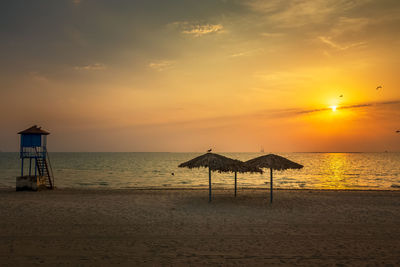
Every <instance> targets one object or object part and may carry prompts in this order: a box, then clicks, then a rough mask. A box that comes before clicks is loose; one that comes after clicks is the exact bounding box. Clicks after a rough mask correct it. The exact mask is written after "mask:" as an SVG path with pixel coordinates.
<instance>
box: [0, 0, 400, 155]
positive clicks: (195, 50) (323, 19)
mask: <svg viewBox="0 0 400 267" xmlns="http://www.w3.org/2000/svg"><path fill="white" fill-rule="evenodd" d="M399 66H400V1H398V0H375V1H374V0H315V1H309V0H293V1H276V0H269V1H261V0H247V1H246V0H201V1H199V0H171V1H166V0H143V1H127V0H120V1H108V0H96V1H95V0H80V1H79V0H69V1H61V0H60V1H54V0H48V1H40V0H38V1H28V0H26V1H19V0H9V1H6V0H5V1H1V2H0V107H1V112H0V122H1V132H0V150H2V151H17V150H18V145H19V141H18V136H17V132H18V131H20V130H23V129H25V128H28V127H30V126H32V125H34V124H37V125H40V126H42V127H43V128H44V129H46V130H48V131H50V132H51V135H50V136H49V137H48V144H49V151H172V152H180V151H199V152H202V151H206V150H207V149H208V148H210V147H212V148H213V149H214V151H217V152H233V151H238V152H240V151H259V150H260V148H261V147H263V148H264V150H265V151H266V152H268V151H272V152H295V151H305V152H307V151H334V152H336V151H385V150H388V151H400V133H396V130H400V71H399ZM380 85H381V86H383V87H382V88H379V89H378V90H377V89H376V88H377V87H378V86H380ZM341 95H342V97H341ZM334 106H336V111H334V108H332V107H334Z"/></svg>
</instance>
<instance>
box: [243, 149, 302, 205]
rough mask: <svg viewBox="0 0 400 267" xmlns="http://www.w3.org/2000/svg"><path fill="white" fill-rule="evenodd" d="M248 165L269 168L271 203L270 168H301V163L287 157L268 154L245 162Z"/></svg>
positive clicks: (280, 169)
mask: <svg viewBox="0 0 400 267" xmlns="http://www.w3.org/2000/svg"><path fill="white" fill-rule="evenodd" d="M245 164H246V165H248V166H249V167H258V168H269V169H270V171H271V203H272V177H273V176H272V170H279V171H282V170H287V169H301V168H303V165H300V164H298V163H296V162H293V161H291V160H288V159H287V158H284V157H281V156H278V155H274V154H268V155H264V156H261V157H258V158H254V159H251V160H248V161H246V162H245Z"/></svg>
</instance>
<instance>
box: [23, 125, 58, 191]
mask: <svg viewBox="0 0 400 267" xmlns="http://www.w3.org/2000/svg"><path fill="white" fill-rule="evenodd" d="M18 134H20V135H21V145H20V158H21V176H19V177H17V181H16V189H17V191H20V190H33V191H37V190H40V189H45V188H47V189H53V188H54V176H53V171H52V168H51V164H50V160H49V154H48V153H47V147H46V146H47V135H49V134H50V133H49V132H46V131H44V130H42V129H41V127H37V126H36V125H34V126H32V127H30V128H28V129H26V130H24V131H21V132H19V133H18ZM25 160H28V162H27V163H28V164H29V168H28V165H27V164H26V162H25ZM25 164H26V165H25Z"/></svg>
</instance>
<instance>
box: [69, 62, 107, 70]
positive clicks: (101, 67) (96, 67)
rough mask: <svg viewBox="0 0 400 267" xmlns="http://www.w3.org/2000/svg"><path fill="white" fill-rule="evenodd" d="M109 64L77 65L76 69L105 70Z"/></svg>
mask: <svg viewBox="0 0 400 267" xmlns="http://www.w3.org/2000/svg"><path fill="white" fill-rule="evenodd" d="M106 68H107V66H106V65H105V64H103V63H93V64H89V65H83V66H75V67H74V69H75V70H85V71H96V70H105V69H106Z"/></svg>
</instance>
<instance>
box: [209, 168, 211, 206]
mask: <svg viewBox="0 0 400 267" xmlns="http://www.w3.org/2000/svg"><path fill="white" fill-rule="evenodd" d="M208 202H211V169H210V167H208Z"/></svg>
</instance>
